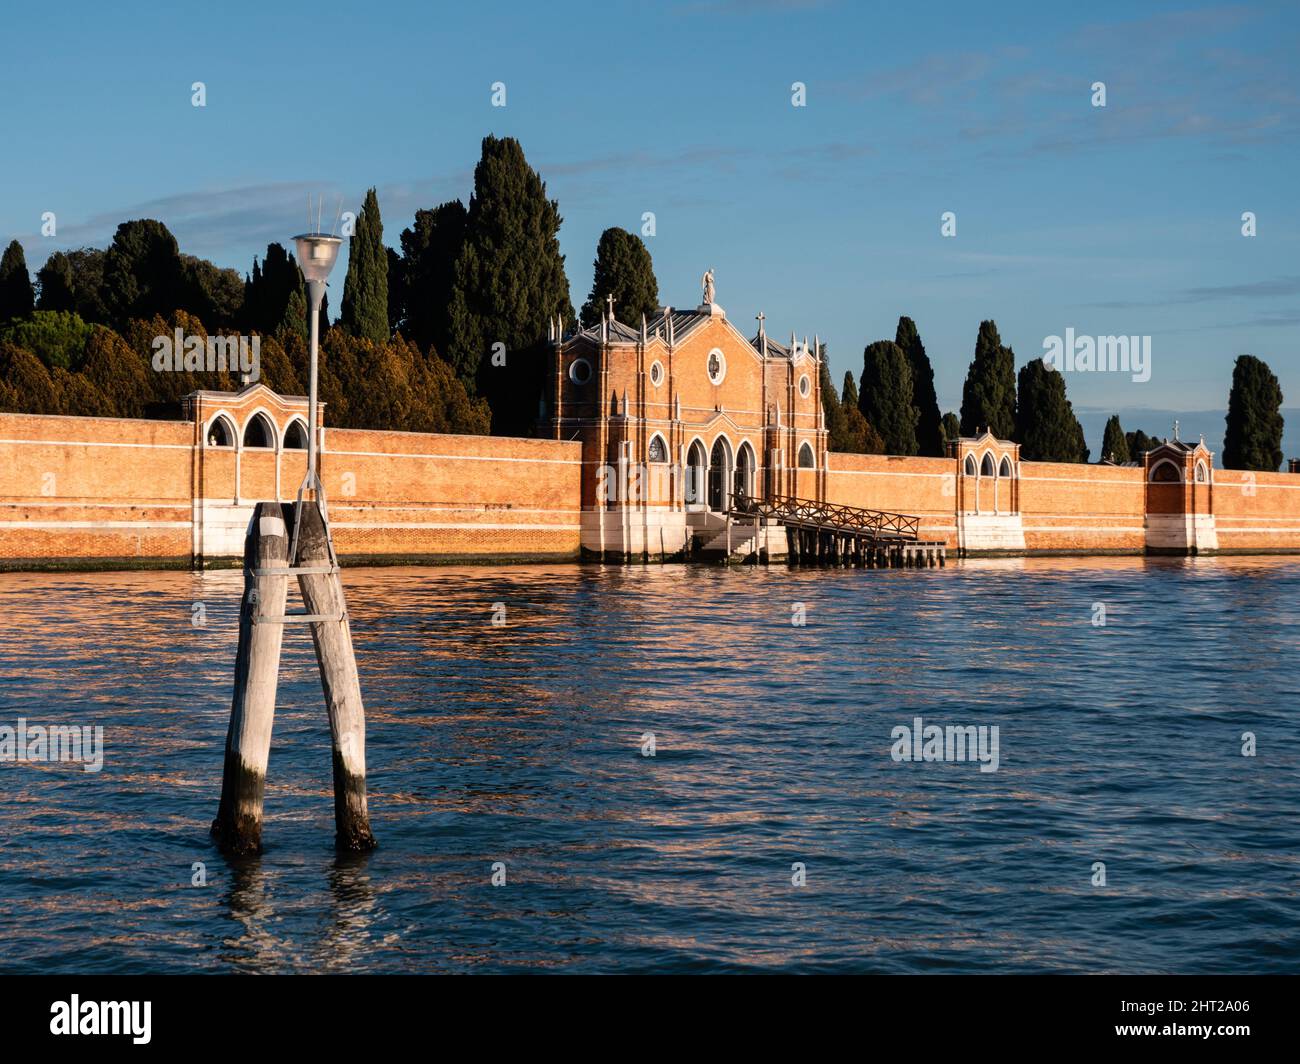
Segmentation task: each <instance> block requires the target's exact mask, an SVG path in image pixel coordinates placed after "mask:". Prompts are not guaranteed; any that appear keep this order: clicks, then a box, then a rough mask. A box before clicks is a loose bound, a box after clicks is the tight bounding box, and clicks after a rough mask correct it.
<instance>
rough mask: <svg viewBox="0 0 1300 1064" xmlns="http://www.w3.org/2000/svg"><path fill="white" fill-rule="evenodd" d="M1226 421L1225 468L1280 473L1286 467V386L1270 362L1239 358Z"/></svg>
mask: <svg viewBox="0 0 1300 1064" xmlns="http://www.w3.org/2000/svg"><path fill="white" fill-rule="evenodd" d="M1224 420H1225V421H1226V422H1227V429H1226V431H1225V432H1224V434H1223V468H1224V469H1254V470H1260V471H1272V472H1276V471H1277V468H1278V466H1280V465H1281V464H1282V427H1283V426H1282V387H1281V385H1280V384H1279V383H1278V379H1277V377H1276V376H1275V375H1274V373H1273V371H1272V370H1271V369H1269V368H1268V364H1267V363H1266V362H1263V361H1262V360H1260V359H1258V358H1256V357H1255V356H1254V355H1240V356H1238V358H1237V360H1236V362H1234V363H1233V366H1232V391H1230V392H1229V393H1228V416H1227V417H1226V418H1225V419H1224Z"/></svg>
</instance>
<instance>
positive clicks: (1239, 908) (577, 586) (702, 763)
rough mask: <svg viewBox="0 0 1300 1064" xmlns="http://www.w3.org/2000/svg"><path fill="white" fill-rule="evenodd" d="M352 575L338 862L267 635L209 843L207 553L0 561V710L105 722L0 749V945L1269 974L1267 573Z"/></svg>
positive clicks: (134, 960)
mask: <svg viewBox="0 0 1300 1064" xmlns="http://www.w3.org/2000/svg"><path fill="white" fill-rule="evenodd" d="M346 578H347V583H348V587H349V605H350V610H351V615H352V618H353V625H354V636H355V641H356V645H357V652H358V657H359V661H360V666H361V672H362V682H363V691H364V693H365V695H366V700H367V712H368V720H369V727H368V738H369V744H370V745H369V750H368V758H367V760H368V762H369V768H370V786H371V797H370V806H371V815H372V818H373V826H374V828H375V832H376V835H377V837H378V839H379V842H380V848H379V849H378V850H377V851H376V852H374V853H373V854H369V855H366V856H363V857H347V858H344V857H340V856H338V855H336V854H335V853H334V851H333V849H332V836H333V807H332V798H331V792H330V760H329V731H328V724H327V721H326V718H325V713H324V710H323V707H322V706H321V704H320V690H319V685H318V681H317V677H316V666H315V661H314V658H313V656H312V653H311V649H310V641H309V639H308V638H307V637H306V633H305V632H300V631H296V630H295V631H294V632H291V633H290V634H289V638H288V640H287V642H286V647H285V660H284V667H283V671H282V678H281V689H280V699H279V708H278V712H277V718H276V727H275V739H274V743H273V746H272V751H271V765H270V778H269V781H268V786H267V796H266V806H267V824H266V830H265V842H266V844H267V847H268V849H267V852H266V854H265V855H263V856H262V857H261V858H259V859H256V860H252V861H242V862H238V863H235V862H227V861H226V860H224V859H223V858H222V857H221V856H220V855H219V854H217V853H216V852H215V851H214V850H213V849H212V846H211V843H210V841H209V839H208V837H207V827H208V824H209V823H210V821H211V818H212V816H213V813H214V811H215V808H216V802H217V797H218V794H219V789H220V771H221V750H222V744H223V742H224V737H225V730H226V723H227V719H228V715H229V700H230V684H231V670H232V667H233V662H234V651H235V641H236V635H237V597H238V594H239V587H240V581H241V576H240V574H239V573H237V572H217V573H208V574H182V573H130V574H120V573H119V574H54V575H51V574H5V575H0V725H6V724H7V725H9V726H13V725H14V724H15V723H16V721H17V719H18V718H20V717H22V718H26V719H27V720H28V721H29V722H30V723H33V724H101V725H103V726H104V729H105V764H104V768H103V771H102V772H100V773H98V774H86V773H83V772H81V770H80V768H79V767H77V766H74V765H48V764H45V765H17V764H0V801H2V802H3V804H2V805H0V809H2V810H3V813H2V816H3V821H2V822H0V930H3V933H4V938H5V949H4V951H3V954H2V955H0V969H3V970H5V971H19V972H37V971H87V972H137V971H169V972H173V971H174V972H182V971H505V970H514V971H518V970H584V971H606V970H616V969H657V970H669V971H709V970H719V969H735V968H751V969H764V970H791V971H796V970H797V971H817V970H863V971H910V972H918V971H992V970H1007V971H1024V970H1034V971H1038V970H1070V971H1107V970H1115V971H1151V970H1161V971H1164V970H1172V971H1205V970H1214V971H1224V970H1227V971H1233V970H1237V971H1285V970H1294V969H1295V968H1296V967H1297V960H1296V958H1297V956H1300V951H1298V950H1297V946H1298V945H1300V943H1298V942H1297V937H1298V936H1297V927H1298V924H1300V902H1298V901H1297V897H1296V894H1297V891H1296V884H1297V873H1300V843H1298V842H1297V833H1296V831H1295V828H1294V824H1295V820H1296V816H1297V813H1298V812H1300V774H1297V771H1296V769H1297V761H1298V759H1297V754H1296V750H1297V743H1296V738H1297V735H1296V707H1297V695H1300V690H1298V687H1300V684H1298V683H1297V670H1296V668H1295V666H1294V664H1293V662H1294V654H1295V649H1294V648H1295V645H1296V636H1297V632H1298V630H1300V594H1298V592H1300V562H1297V561H1293V560H1287V559H1271V558H1219V559H1197V560H1179V559H1141V558H1089V559H1075V558H1059V559H1057V558H1053V559H997V560H987V561H969V562H964V563H960V564H956V565H951V566H950V567H949V568H948V569H946V570H920V571H908V570H883V571H874V570H873V571H856V570H844V571H788V570H784V569H779V568H772V569H762V568H758V569H753V568H747V569H743V570H723V569H713V568H695V567H679V566H667V567H648V568H641V567H631V568H605V567H597V566H584V567H579V566H546V567H500V568H477V567H474V568H447V569H377V570H354V571H351V572H349V573H347V574H346ZM198 602H202V603H203V604H204V608H205V613H206V626H205V627H200V628H196V627H194V626H193V625H192V623H191V618H192V616H193V615H194V612H195V611H194V604H195V603H198ZM497 602H502V603H505V605H506V619H507V623H506V625H505V626H504V627H498V626H494V625H493V624H492V614H493V604H494V603H497ZM799 603H801V604H802V605H803V607H804V610H805V612H806V615H807V624H806V626H802V627H800V626H795V625H792V624H791V618H792V615H793V613H792V611H793V608H794V606H795V605H796V604H799ZM1097 604H1101V605H1103V606H1104V607H1105V618H1106V624H1105V625H1104V626H1096V625H1094V624H1093V619H1094V617H1096V616H1097V612H1096V609H1095V607H1096V605H1097ZM917 716H920V717H922V718H924V719H925V721H926V722H927V723H938V724H962V725H966V724H970V725H981V724H988V725H994V724H996V725H998V727H999V729H1000V734H1001V750H1000V754H1001V767H1000V768H999V770H998V771H997V772H996V773H980V772H979V771H978V766H976V765H972V764H937V763H929V764H907V763H896V762H894V761H893V760H892V759H891V758H890V756H889V751H890V746H891V739H890V731H891V729H892V728H893V727H894V726H895V725H897V724H908V725H910V724H911V722H912V719H913V718H914V717H917ZM1247 731H1249V732H1253V733H1254V734H1255V736H1256V741H1257V744H1258V756H1256V757H1254V758H1247V757H1243V756H1241V746H1242V734H1243V733H1244V732H1247ZM646 732H653V733H654V735H655V741H656V748H657V756H655V757H654V758H645V757H642V756H641V755H640V747H641V742H642V736H643V734H644V733H646ZM498 861H500V862H503V863H504V864H505V867H506V870H507V883H506V885H505V886H502V887H494V886H492V884H491V870H492V865H493V863H494V862H498ZM1097 861H1101V862H1104V863H1105V865H1106V874H1107V882H1106V885H1105V886H1104V887H1094V886H1093V885H1092V877H1093V870H1092V868H1093V864H1094V862H1097ZM195 862H203V863H204V864H205V865H206V871H207V886H203V887H195V886H192V885H191V876H192V874H193V872H192V866H193V864H194V863H195ZM796 862H801V863H803V864H804V865H805V866H806V869H807V882H806V885H804V886H802V887H795V886H792V884H791V875H792V872H791V867H792V865H793V864H795V863H796Z"/></svg>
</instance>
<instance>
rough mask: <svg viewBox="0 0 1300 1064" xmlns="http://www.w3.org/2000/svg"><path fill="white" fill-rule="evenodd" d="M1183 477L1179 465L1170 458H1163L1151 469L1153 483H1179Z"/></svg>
mask: <svg viewBox="0 0 1300 1064" xmlns="http://www.w3.org/2000/svg"><path fill="white" fill-rule="evenodd" d="M1182 479H1183V478H1182V474H1181V473H1179V472H1178V467H1177V466H1176V465H1174V463H1173V462H1171V461H1169V459H1168V458H1164V459H1161V460H1160V461H1159V462H1157V463H1156V464H1155V465H1154V466H1153V467H1152V469H1151V483H1153V484H1179V483H1181V482H1182Z"/></svg>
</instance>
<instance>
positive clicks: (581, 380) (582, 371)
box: [569, 358, 591, 384]
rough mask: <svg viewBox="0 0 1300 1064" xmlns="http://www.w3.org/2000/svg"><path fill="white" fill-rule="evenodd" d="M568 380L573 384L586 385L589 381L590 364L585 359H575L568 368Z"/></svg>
mask: <svg viewBox="0 0 1300 1064" xmlns="http://www.w3.org/2000/svg"><path fill="white" fill-rule="evenodd" d="M569 380H571V381H573V383H574V384H586V383H587V382H588V381H589V380H591V363H590V362H588V361H587V360H586V359H585V358H575V359H574V360H573V363H572V365H570V366H569Z"/></svg>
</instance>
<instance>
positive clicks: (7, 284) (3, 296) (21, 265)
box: [0, 240, 36, 322]
mask: <svg viewBox="0 0 1300 1064" xmlns="http://www.w3.org/2000/svg"><path fill="white" fill-rule="evenodd" d="M35 309H36V301H35V299H34V298H33V295H32V279H31V276H30V275H29V274H28V273H27V257H26V256H25V255H24V254H23V246H22V244H20V243H18V241H17V240H11V241H9V246H8V247H7V248H5V251H4V255H2V256H0V322H6V321H12V320H13V319H14V318H25V317H27V316H28V315H29V314H31V312H32V311H33V310H35Z"/></svg>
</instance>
